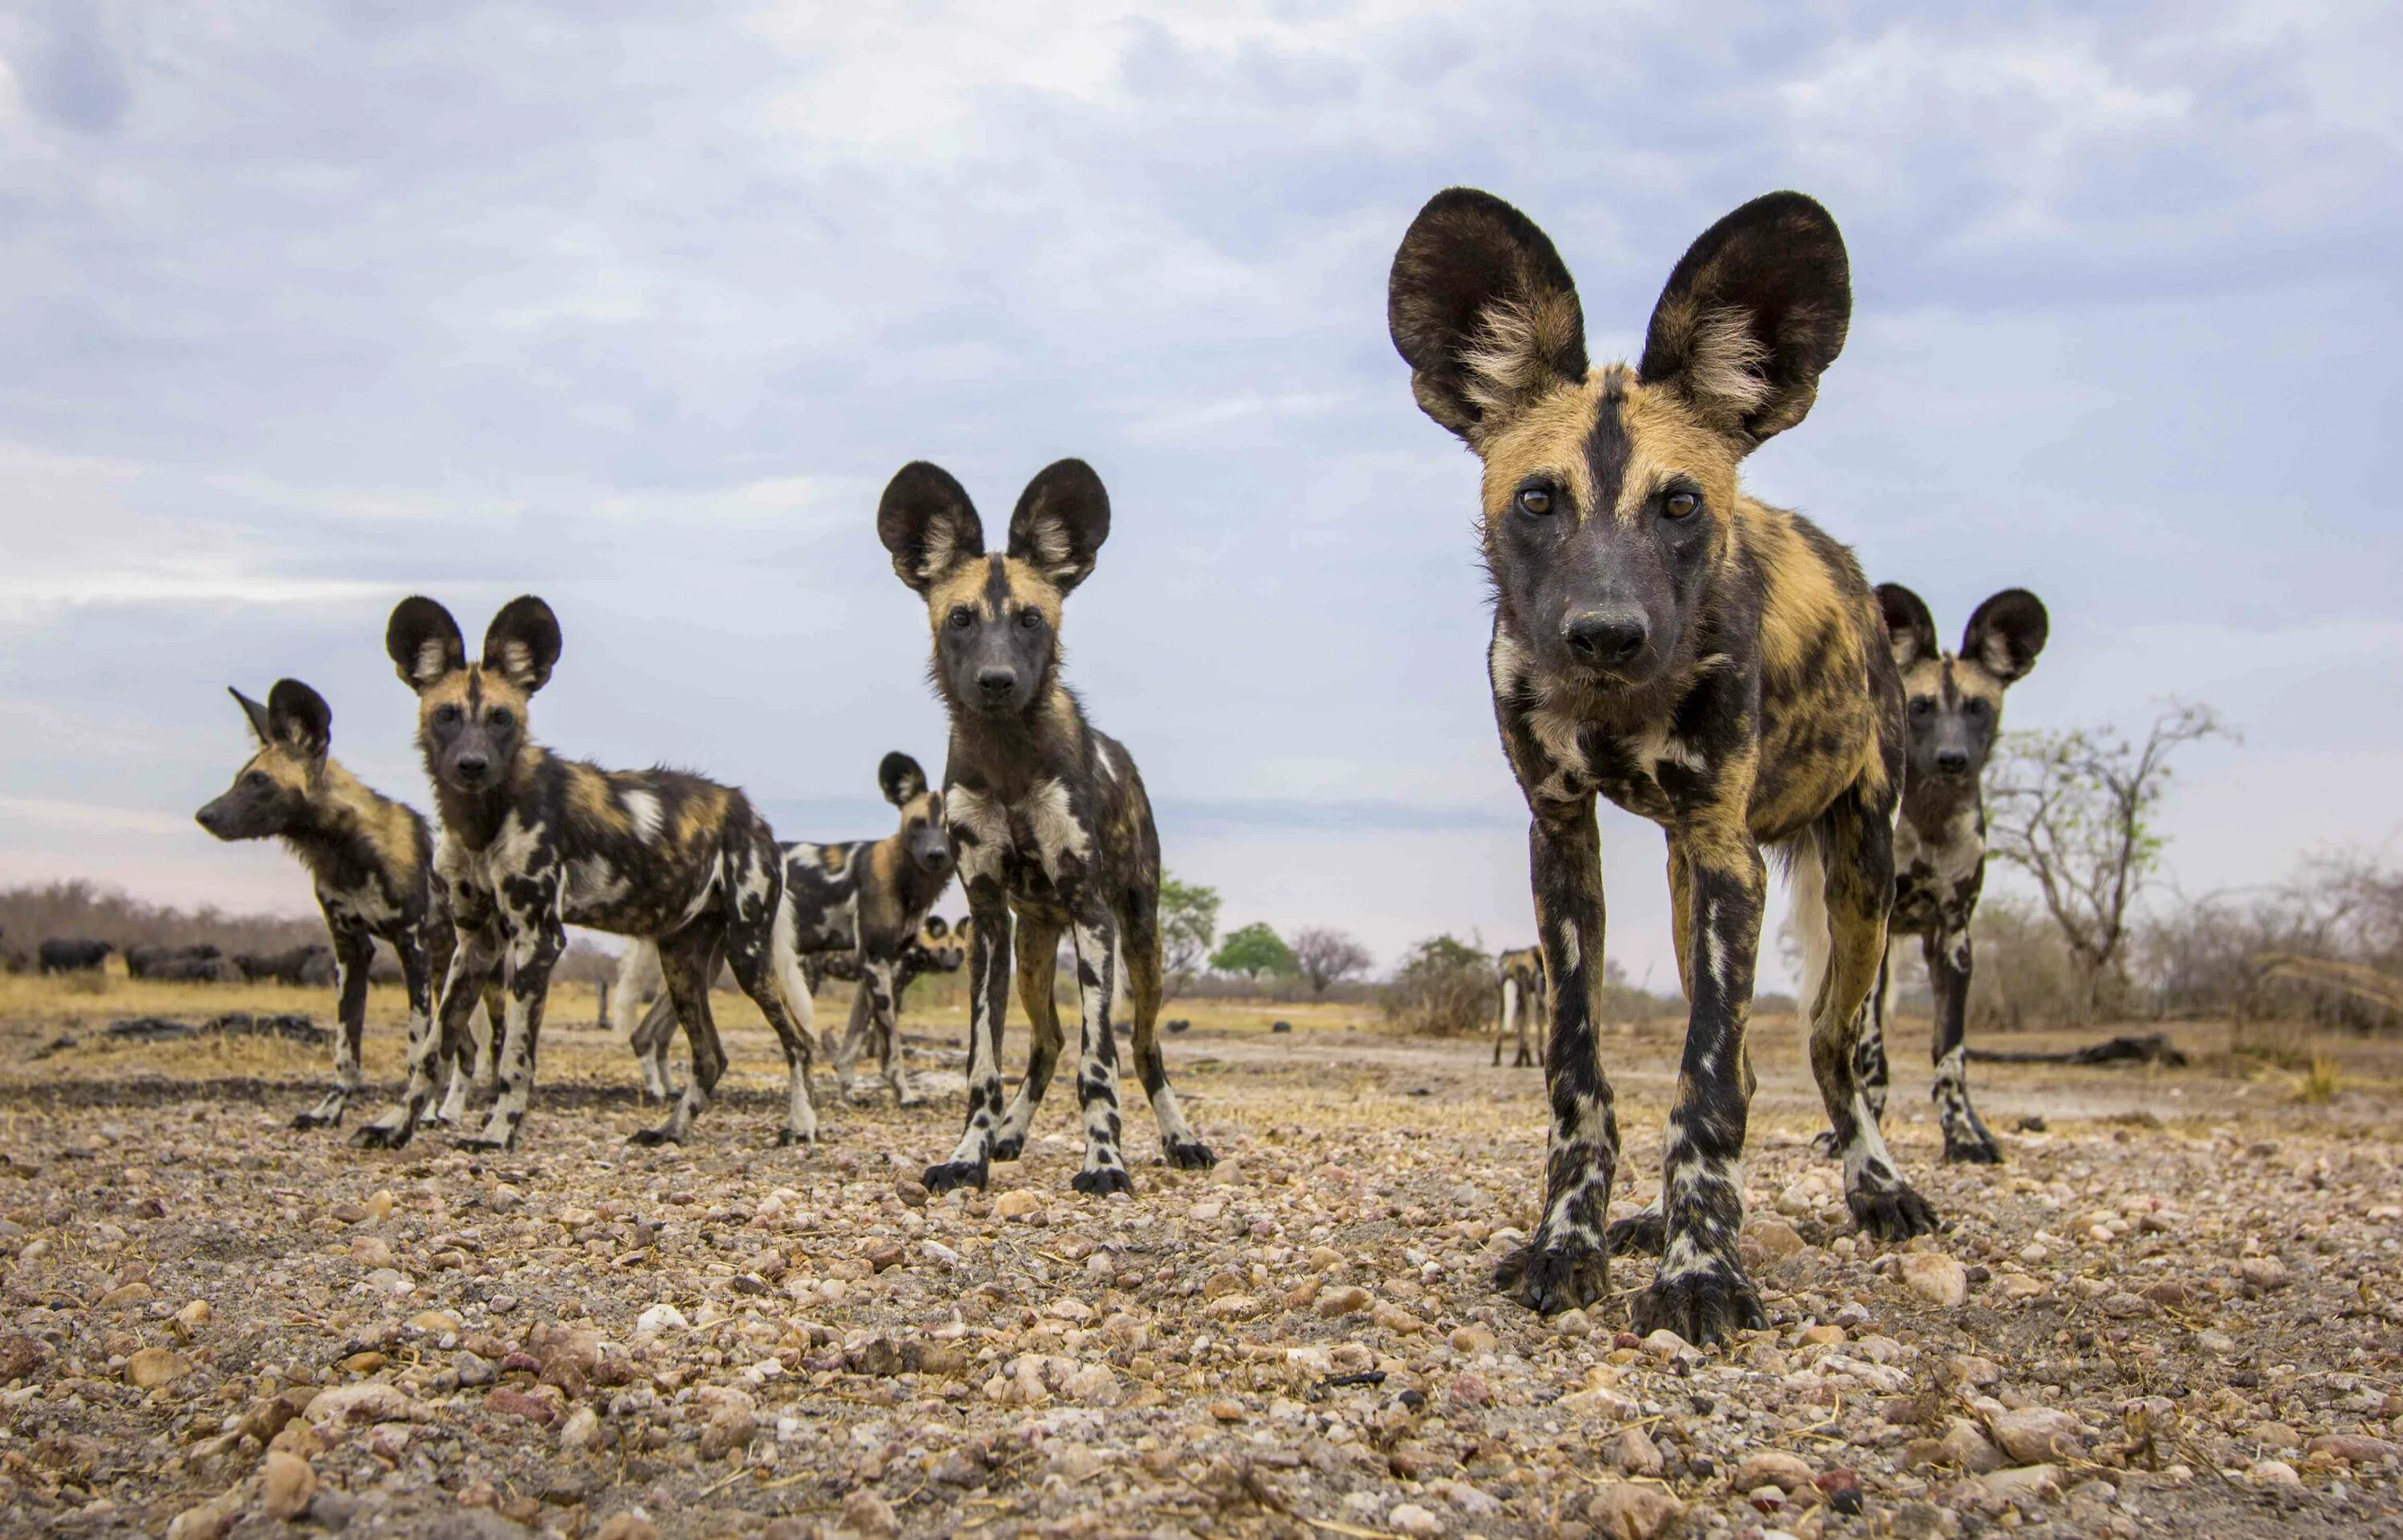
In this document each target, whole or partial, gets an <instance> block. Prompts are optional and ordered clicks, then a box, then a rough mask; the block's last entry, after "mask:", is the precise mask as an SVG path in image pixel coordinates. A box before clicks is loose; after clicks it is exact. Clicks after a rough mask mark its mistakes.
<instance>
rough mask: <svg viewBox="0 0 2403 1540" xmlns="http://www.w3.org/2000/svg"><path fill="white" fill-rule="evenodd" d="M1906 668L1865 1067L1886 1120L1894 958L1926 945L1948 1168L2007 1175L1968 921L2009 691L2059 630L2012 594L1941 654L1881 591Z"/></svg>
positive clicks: (2029, 598)
mask: <svg viewBox="0 0 2403 1540" xmlns="http://www.w3.org/2000/svg"><path fill="white" fill-rule="evenodd" d="M1877 591H1878V603H1879V604H1881V605H1882V607H1883V609H1884V611H1885V627H1886V635H1887V636H1888V637H1889V638H1890V639H1891V640H1892V642H1893V646H1894V661H1895V666H1896V668H1897V669H1899V670H1900V671H1901V672H1902V693H1903V702H1904V717H1903V720H1904V722H1905V724H1906V730H1907V732H1908V734H1909V742H1910V768H1909V770H1906V771H1905V773H1904V775H1903V780H1902V818H1901V821H1900V823H1898V824H1897V825H1896V828H1895V884H1894V912H1893V913H1892V915H1890V916H1889V917H1888V918H1887V920H1886V945H1887V950H1886V954H1885V956H1884V958H1883V959H1882V960H1881V962H1880V963H1879V965H1878V978H1877V988H1876V990H1875V991H1874V992H1872V993H1871V994H1870V996H1869V1003H1868V1006H1867V1007H1866V1016H1867V1020H1866V1021H1865V1022H1864V1023H1863V1028H1862V1032H1861V1036H1860V1047H1859V1048H1858V1049H1857V1050H1856V1053H1855V1058H1854V1064H1855V1068H1856V1072H1857V1073H1858V1074H1859V1075H1860V1078H1861V1081H1862V1084H1863V1085H1864V1087H1865V1088H1866V1089H1867V1091H1868V1102H1869V1111H1870V1113H1871V1114H1872V1115H1873V1116H1875V1117H1879V1118H1881V1119H1882V1118H1883V1117H1884V1116H1885V1093H1886V1055H1885V1018H1886V1010H1887V1008H1888V1006H1889V1005H1890V1004H1891V992H1892V984H1893V962H1894V948H1896V946H1899V945H1900V944H1901V938H1902V937H1904V936H1918V937H1919V944H1920V948H1921V951H1922V953H1923V955H1924V957H1925V958H1926V960H1927V982H1928V986H1929V988H1930V989H1931V990H1932V991H1933V992H1934V994H1935V996H1936V1034H1935V1036H1936V1041H1935V1047H1934V1056H1935V1061H1936V1086H1935V1090H1934V1096H1935V1099H1936V1112H1937V1117H1938V1119H1939V1120H1940V1121H1941V1122H1942V1123H1943V1125H1944V1158H1945V1159H1947V1160H1961V1161H1968V1162H1972V1163H1975V1164H1979V1165H1998V1164H2000V1163H2001V1161H2002V1158H2003V1151H2002V1146H2001V1145H1997V1144H1996V1143H1995V1142H1994V1136H1993V1133H1992V1132H1990V1131H1988V1130H1987V1128H1986V1125H1985V1123H1984V1121H1983V1120H1981V1119H1980V1118H1979V1117H1978V1111H1977V1109H1976V1108H1975V1107H1973V1106H1971V1105H1970V1104H1969V1069H1968V1062H1967V1059H1966V1055H1965V1049H1964V1047H1963V1042H1962V1040H1963V1036H1964V1034H1965V1032H1966V1030H1967V1019H1968V1009H1969V963H1970V957H1969V922H1970V921H1971V920H1972V919H1974V918H1975V917H1976V915H1977V912H1978V893H1979V888H1980V887H1982V886H1983V885H1984V882H1985V876H1986V802H1985V798H1984V796H1983V794H1982V793H1983V782H1984V777H1985V773H1986V756H1988V755H1990V754H1992V753H1993V747H1994V739H1995V737H1996V735H1997V734H1998V733H1999V731H2000V730H2001V728H2002V723H2003V692H2004V691H2005V690H2007V689H2008V688H2009V687H2011V686H2013V685H2015V684H2017V683H2018V682H2019V681H2020V680H2021V678H2023V677H2025V676H2026V674H2027V672H2028V670H2030V669H2032V668H2034V667H2035V659H2036V655H2037V654H2038V653H2041V652H2042V651H2044V644H2045V639H2046V638H2047V636H2048V635H2049V634H2050V631H2051V621H2050V619H2049V617H2047V615H2046V614H2045V609H2044V604H2043V602H2042V601H2041V600H2039V599H2037V598H2036V596H2035V594H2032V593H2030V592H2028V591H2027V590H2025V589H2005V590H2003V591H2002V592H2000V593H1997V594H1995V595H1994V596H1993V597H1992V598H1990V599H1988V600H1987V601H1986V602H1985V603H1984V604H1979V606H1978V608H1977V611H1976V612H1975V613H1974V614H1972V615H1971V616H1970V617H1969V626H1968V629H1967V630H1966V631H1964V632H1962V635H1961V650H1960V651H1959V652H1957V653H1952V652H1946V651H1944V650H1942V648H1940V647H1939V646H1938V645H1937V641H1936V617H1934V616H1932V615H1930V614H1929V613H1928V609H1927V605H1926V604H1925V602H1924V601H1923V600H1922V599H1921V598H1920V597H1919V595H1917V594H1915V593H1913V592H1911V591H1910V590H1909V589H1907V588H1904V587H1903V586H1902V585H1901V584H1899V583H1882V584H1880V585H1879V586H1878V590H1877Z"/></svg>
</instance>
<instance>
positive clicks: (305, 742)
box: [267, 679, 334, 759]
mask: <svg viewBox="0 0 2403 1540" xmlns="http://www.w3.org/2000/svg"><path fill="white" fill-rule="evenodd" d="M267 721H268V727H269V729H270V730H271V732H272V733H273V734H274V736H275V737H276V739H277V740H279V741H280V742H286V743H289V744H291V745H292V746H293V747H294V748H297V749H299V751H300V752H301V753H303V754H305V755H307V756H309V757H310V758H312V759H323V758H324V757H325V756H326V750H327V749H329V748H331V747H332V746H333V742H334V708H333V707H331V706H329V705H327V704H326V698H325V697H324V696H322V695H320V694H318V693H317V692H316V691H315V690H313V689H311V688H310V687H308V686H306V685H304V684H302V683H301V682H300V681H299V680H298V679H278V680H277V681H276V682H275V687H274V688H273V689H271V690H269V691H268V692H267Z"/></svg>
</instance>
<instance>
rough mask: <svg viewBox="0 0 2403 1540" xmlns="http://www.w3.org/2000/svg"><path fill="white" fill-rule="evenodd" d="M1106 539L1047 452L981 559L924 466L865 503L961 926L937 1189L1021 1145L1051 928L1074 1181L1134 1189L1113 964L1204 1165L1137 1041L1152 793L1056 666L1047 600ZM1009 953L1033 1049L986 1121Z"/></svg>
mask: <svg viewBox="0 0 2403 1540" xmlns="http://www.w3.org/2000/svg"><path fill="white" fill-rule="evenodd" d="M1109 532H1110V500H1109V494H1108V493H1106V492H1104V490H1103V488H1102V479H1101V478H1100V477H1098V476H1096V475H1094V474H1093V470H1092V467H1091V466H1090V465H1086V464H1085V463H1084V462H1083V461H1081V460H1063V461H1060V462H1059V463H1058V464H1056V465H1051V466H1050V467H1049V468H1048V469H1046V470H1044V471H1043V472H1042V473H1041V474H1040V475H1038V476H1036V477H1035V479H1034V480H1033V481H1031V482H1029V483H1028V484H1027V488H1026V491H1025V493H1024V494H1023V495H1021V497H1020V498H1019V500H1018V507H1017V510H1016V511H1015V512H1014V513H1013V514H1012V515H1011V516H1010V520H1009V544H1008V547H1007V549H1006V550H1004V551H998V552H994V553H993V554H991V555H988V554H986V551H985V548H984V525H983V523H982V521H981V520H979V518H978V517H977V511H976V507H975V506H974V505H973V504H971V503H970V502H969V501H968V494H967V493H966V491H965V489H964V488H962V487H961V485H960V484H959V482H957V481H956V480H954V479H951V476H950V475H949V474H948V473H947V472H945V471H943V470H941V469H940V468H938V467H937V466H935V465H928V464H926V463H925V462H924V461H919V462H916V463H914V464H911V465H904V466H903V467H902V468H901V470H900V472H899V474H897V475H896V476H895V477H894V478H893V480H892V483H891V484H890V485H889V486H887V487H886V488H885V489H884V497H883V501H882V504H881V505H880V506H878V508H877V510H876V533H877V534H878V536H879V537H880V538H881V539H882V541H883V542H884V548H885V549H886V550H887V551H889V552H891V553H892V557H893V570H894V572H895V573H896V574H897V575H899V576H900V578H901V581H902V582H904V583H906V584H908V585H909V586H910V588H911V589H912V590H915V591H916V592H918V593H919V594H920V595H922V596H924V599H925V601H926V617H927V621H928V623H929V625H930V626H931V628H932V630H933V632H934V658H933V665H932V670H931V672H932V673H933V676H934V683H935V688H936V690H937V692H938V694H940V695H941V697H942V700H943V704H944V706H945V708H946V709H947V710H948V711H949V713H950V715H951V753H950V757H949V759H948V761H947V762H946V764H945V766H944V770H943V808H944V812H945V813H946V814H947V816H948V817H949V819H950V822H951V840H952V844H953V846H954V847H955V849H956V850H957V852H958V854H959V866H960V880H961V881H962V882H963V883H964V884H965V886H966V888H967V895H968V914H969V918H970V920H971V922H972V934H971V936H970V938H969V945H968V977H969V983H968V997H969V1004H968V1071H967V1081H968V1112H967V1127H966V1129H965V1131H964V1132H963V1133H962V1134H961V1137H960V1142H959V1144H958V1145H957V1147H956V1148H954V1149H953V1150H952V1152H951V1158H950V1159H949V1160H947V1161H944V1162H942V1163H941V1164H939V1165H936V1166H932V1167H929V1168H928V1169H927V1172H926V1177H925V1181H926V1186H928V1187H930V1188H932V1189H933V1190H935V1191H937V1192H941V1191H944V1190H946V1189H948V1188H951V1187H959V1186H978V1187H981V1186H984V1185H985V1183H986V1181H987V1179H988V1177H989V1176H990V1174H991V1170H992V1162H993V1161H995V1160H1014V1159H1016V1158H1018V1157H1019V1156H1020V1154H1021V1153H1022V1152H1023V1150H1024V1148H1025V1145H1026V1133H1027V1129H1028V1126H1029V1125H1030V1124H1031V1123H1033V1121H1034V1118H1035V1108H1036V1107H1037V1106H1038V1105H1039V1104H1040V1103H1042V1100H1043V1093H1044V1091H1045V1089H1047V1088H1048V1087H1049V1084H1050V1081H1051V1071H1052V1067H1053V1066H1054V1064H1055V1063H1056V1062H1057V1061H1058V1059H1059V1054H1060V1047H1061V1034H1060V1018H1059V1010H1058V1007H1057V1006H1055V1005H1054V1003H1053V1000H1052V974H1053V970H1054V965H1055V964H1054V960H1055V959H1056V958H1057V956H1058V955H1059V947H1060V935H1061V933H1062V932H1063V930H1064V931H1066V932H1067V933H1068V935H1069V936H1071V938H1072V939H1073V941H1074V944H1075V947H1076V995H1077V1002H1078V1006H1079V1011H1080V1014H1081V1016H1082V1019H1083V1020H1082V1033H1081V1037H1080V1041H1079V1045H1078V1053H1077V1071H1076V1094H1077V1099H1078V1101H1079V1102H1080V1103H1082V1105H1083V1111H1084V1123H1085V1158H1084V1165H1083V1169H1082V1170H1080V1171H1079V1172H1077V1173H1076V1178H1075V1180H1074V1183H1073V1185H1074V1186H1075V1187H1076V1190H1077V1191H1078V1192H1085V1193H1113V1192H1132V1191H1133V1189H1134V1183H1133V1180H1132V1178H1131V1177H1130V1176H1129V1175H1128V1174H1127V1170H1126V1165H1125V1162H1124V1160H1123V1158H1121V1155H1120V1138H1121V1128H1120V1124H1119V1116H1118V1039H1117V1024H1116V1021H1115V1020H1114V1019H1113V1017H1112V1015H1111V1007H1112V1005H1113V999H1112V996H1113V994H1114V992H1115V991H1116V989H1117V987H1118V981H1119V978H1120V975H1121V969H1123V974H1124V978H1125V980H1126V983H1127V985H1128V992H1129V993H1130V994H1131V995H1132V1000H1133V1022H1132V1026H1133V1039H1134V1044H1133V1047H1134V1062H1135V1073H1136V1074H1137V1075H1139V1076H1140V1077H1141V1078H1142V1081H1143V1088H1144V1091H1145V1094H1146V1095H1147V1096H1149V1097H1150V1098H1151V1107H1152V1112H1153V1113H1154V1114H1155V1115H1156V1116H1157V1117H1159V1119H1160V1147H1161V1150H1162V1152H1163V1153H1164V1154H1165V1156H1166V1158H1167V1159H1168V1162H1169V1164H1171V1165H1174V1166H1184V1167H1195V1168H1198V1167H1205V1166H1209V1165H1211V1164H1213V1163H1215V1156H1213V1155H1212V1154H1211V1153H1210V1150H1209V1147H1208V1146H1207V1145H1203V1144H1202V1141H1201V1140H1199V1139H1198V1138H1196V1137H1194V1133H1193V1131H1192V1129H1191V1128H1189V1127H1188V1126H1187V1124H1186V1121H1185V1114H1184V1112H1183V1110H1182V1109H1181V1108H1180V1107H1179V1106H1178V1105H1177V1101H1176V1093H1175V1091H1174V1090H1173V1089H1170V1087H1169V1084H1168V1065H1167V1061H1166V1060H1165V1059H1164V1058H1163V1057H1162V1056H1161V1054H1160V1040H1159V1038H1158V1036H1157V1035H1156V1034H1155V1032H1154V1028H1155V1026H1156V1024H1157V1022H1158V1020H1159V1016H1160V833H1159V830H1158V829H1157V828H1156V827H1155V826H1154V825H1153V823H1152V816H1151V802H1150V799H1149V798H1147V797H1146V796H1145V794H1144V789H1143V780H1142V777H1140V776H1139V775H1137V774H1136V773H1135V768H1134V760H1133V759H1132V757H1130V756H1129V755H1128V754H1127V751H1126V749H1125V748H1124V747H1123V746H1122V745H1121V744H1119V743H1118V741H1117V740H1115V739H1113V738H1109V737H1106V736H1104V734H1102V733H1100V732H1098V731H1096V730H1095V729H1094V728H1093V727H1092V726H1091V725H1090V723H1088V722H1087V721H1086V720H1085V713H1084V708H1083V707H1082V705H1080V704H1079V703H1078V701H1077V700H1076V696H1075V695H1073V694H1072V693H1070V691H1069V689H1068V687H1067V685H1066V684H1065V683H1064V682H1063V680H1062V679H1061V677H1060V615H1061V607H1062V602H1063V600H1065V599H1066V598H1067V596H1068V595H1069V594H1070V593H1071V592H1073V591H1074V590H1075V589H1076V585H1077V584H1079V583H1081V582H1083V581H1084V580H1085V578H1086V577H1087V576H1090V574H1091V572H1092V570H1093V562H1094V558H1095V556H1096V555H1097V554H1098V553H1099V551H1100V549H1101V547H1102V542H1103V541H1104V539H1105V538H1107V537H1108V535H1109ZM1013 916H1014V917H1015V923H1014V926H1013ZM1013 943H1014V946H1013ZM1013 950H1014V952H1015V956H1016V961H1017V964H1018V974H1019V998H1020V1000H1021V1003H1022V1004H1023V1005H1024V1006H1025V1008H1026V1014H1027V1017H1028V1019H1029V1020H1032V1021H1033V1023H1034V1037H1035V1044H1034V1049H1033V1051H1032V1053H1031V1054H1030V1055H1029V1057H1028V1059H1027V1064H1026V1079H1025V1081H1024V1083H1023V1084H1021V1086H1020V1088H1019V1091H1018V1097H1017V1100H1016V1101H1014V1102H1013V1103H1011V1104H1010V1106H1009V1107H1008V1109H1007V1112H1006V1113H1005V1111H1004V1110H1003V1107H1002V1099H1001V1028H1002V1021H1003V1019H1004V1017H1005V1015H1006V1014H1007V1008H1008V1003H1009V972H1010V963H1011V957H1012V952H1013Z"/></svg>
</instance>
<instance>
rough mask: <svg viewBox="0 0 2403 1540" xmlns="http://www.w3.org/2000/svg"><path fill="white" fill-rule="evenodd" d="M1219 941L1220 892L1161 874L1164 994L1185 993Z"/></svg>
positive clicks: (1197, 883)
mask: <svg viewBox="0 0 2403 1540" xmlns="http://www.w3.org/2000/svg"><path fill="white" fill-rule="evenodd" d="M1217 938H1218V890H1217V889H1216V888H1210V887H1204V886H1202V884H1201V883H1199V882H1180V881H1177V880H1176V879H1175V878H1174V877H1172V876H1170V875H1168V874H1167V873H1165V872H1163V873H1161V874H1160V967H1161V971H1162V973H1163V974H1164V975H1165V978H1163V979H1162V980H1161V987H1162V989H1163V990H1164V992H1167V993H1168V994H1171V995H1174V994H1179V993H1182V992H1184V991H1185V989H1186V988H1187V987H1188V985H1190V984H1191V983H1192V982H1193V979H1194V978H1195V976H1197V975H1198V974H1200V973H1201V971H1202V964H1204V963H1205V962H1206V961H1207V960H1208V958H1209V956H1210V944H1211V943H1212V942H1214V941H1215V940H1217Z"/></svg>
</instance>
